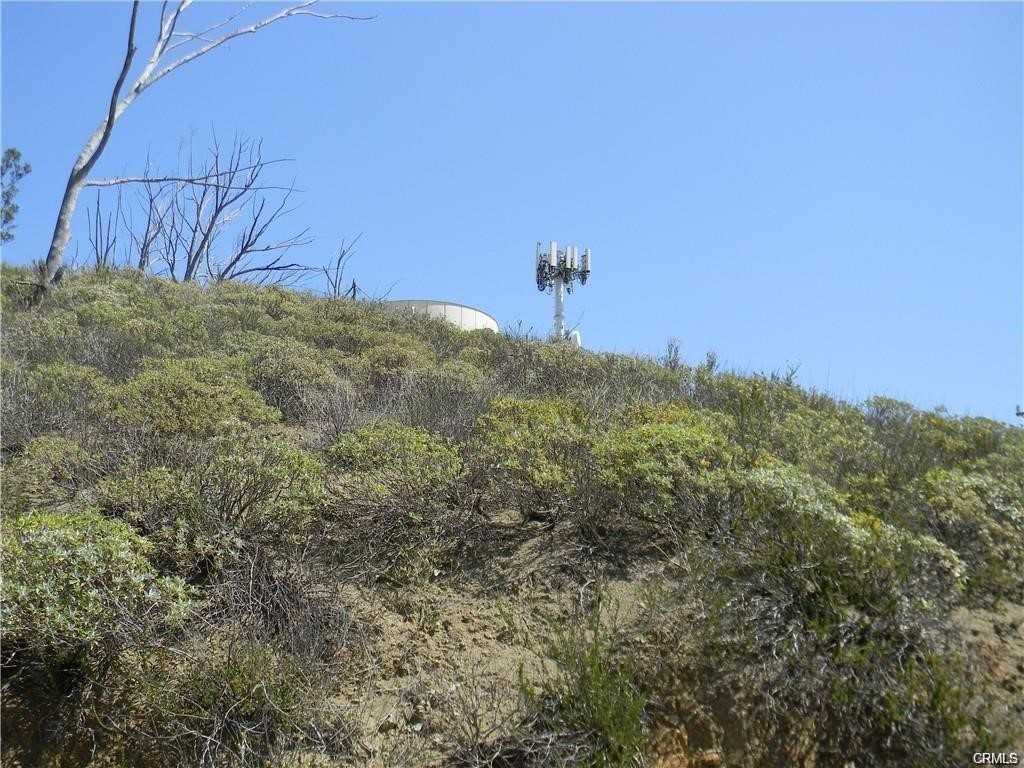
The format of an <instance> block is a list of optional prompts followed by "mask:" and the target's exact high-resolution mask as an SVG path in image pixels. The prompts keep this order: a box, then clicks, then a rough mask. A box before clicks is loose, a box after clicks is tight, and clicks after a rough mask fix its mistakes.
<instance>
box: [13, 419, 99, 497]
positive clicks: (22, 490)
mask: <svg viewBox="0 0 1024 768" xmlns="http://www.w3.org/2000/svg"><path fill="white" fill-rule="evenodd" d="M94 478H95V466H94V462H93V461H92V459H91V457H90V456H89V454H88V453H87V452H86V451H84V450H83V449H82V447H81V446H79V445H78V444H77V443H75V442H74V441H73V440H69V439H67V438H65V437H52V436H47V437H37V438H36V439H35V440H33V441H32V442H31V443H29V444H28V445H27V446H25V449H24V450H23V451H22V452H21V453H20V454H18V455H17V456H16V457H15V458H14V459H12V460H11V461H10V462H8V463H7V464H6V465H5V466H4V468H3V498H4V510H5V512H8V513H10V512H13V511H16V510H20V511H28V509H29V508H46V507H51V506H54V505H56V504H59V503H61V502H65V501H70V500H71V499H72V498H74V496H75V493H76V492H77V491H78V489H79V488H81V487H82V486H83V485H85V484H88V483H89V482H90V481H92V480H94Z"/></svg>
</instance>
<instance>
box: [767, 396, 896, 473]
mask: <svg viewBox="0 0 1024 768" xmlns="http://www.w3.org/2000/svg"><path fill="white" fill-rule="evenodd" d="M771 450H772V452H773V453H774V454H775V455H776V456H778V457H779V458H781V459H784V460H785V461H787V462H789V463H790V464H794V465H796V466H798V467H801V468H802V469H804V470H805V471H807V472H809V473H810V474H812V475H814V476H815V477H820V478H822V479H823V480H825V481H826V482H828V483H830V484H832V485H834V486H836V487H846V486H848V485H849V484H850V483H851V482H853V483H856V482H858V480H859V479H860V478H862V477H863V476H865V475H868V474H871V473H872V472H874V471H875V470H876V469H877V467H879V466H880V462H881V446H879V445H878V443H877V442H875V439H874V432H873V430H872V429H871V427H870V426H869V425H868V423H867V420H866V419H865V418H864V417H863V415H862V414H861V413H860V412H859V411H858V410H857V409H855V408H853V407H851V406H840V405H838V404H832V403H829V404H828V405H823V404H819V405H818V406H817V407H813V408H812V407H810V406H808V405H799V406H797V407H795V408H793V409H792V410H790V411H789V412H788V413H787V414H786V415H785V416H784V417H783V419H782V421H781V422H780V423H779V424H778V426H777V427H776V429H775V431H774V434H773V438H772V446H771Z"/></svg>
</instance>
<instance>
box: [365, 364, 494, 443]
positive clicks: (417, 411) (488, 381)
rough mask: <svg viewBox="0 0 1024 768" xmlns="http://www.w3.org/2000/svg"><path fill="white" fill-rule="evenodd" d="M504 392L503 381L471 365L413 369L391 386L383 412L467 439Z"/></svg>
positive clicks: (455, 438) (434, 430) (411, 424)
mask: <svg viewBox="0 0 1024 768" xmlns="http://www.w3.org/2000/svg"><path fill="white" fill-rule="evenodd" d="M500 392H501V384H500V383H499V382H497V381H495V380H493V379H492V378H490V377H489V376H485V375H483V374H481V373H480V371H479V370H477V369H475V368H473V367H472V366H469V365H459V364H454V363H448V364H444V365H441V366H439V367H432V368H413V369H410V370H408V371H406V372H405V374H404V375H403V376H402V377H401V378H400V379H398V380H397V381H396V382H395V383H394V384H393V385H392V386H391V387H390V388H389V391H388V392H387V394H386V395H385V397H384V398H382V404H381V407H380V411H381V412H382V413H383V414H384V415H385V416H386V417H390V418H395V419H397V420H398V421H399V422H401V423H402V424H408V425H409V426H413V427H422V428H423V429H427V430H429V431H431V432H435V433H437V434H440V435H444V436H446V437H449V438H451V439H453V440H455V441H456V442H464V441H465V440H466V439H467V438H468V437H469V435H470V433H471V432H472V431H473V428H474V425H475V424H476V421H477V419H478V418H479V417H480V416H481V415H483V414H484V413H485V412H486V411H487V408H488V406H489V405H490V403H491V401H492V400H493V399H494V398H495V397H497V396H499V394H500Z"/></svg>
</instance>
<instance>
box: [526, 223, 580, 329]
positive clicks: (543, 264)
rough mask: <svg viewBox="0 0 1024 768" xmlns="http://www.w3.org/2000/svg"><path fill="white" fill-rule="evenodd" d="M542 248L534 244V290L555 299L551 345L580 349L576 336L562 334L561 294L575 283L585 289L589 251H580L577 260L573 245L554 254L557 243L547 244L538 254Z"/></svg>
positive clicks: (562, 304) (563, 305)
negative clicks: (563, 343)
mask: <svg viewBox="0 0 1024 768" xmlns="http://www.w3.org/2000/svg"><path fill="white" fill-rule="evenodd" d="M542 248H543V246H542V245H541V243H540V241H538V242H537V261H536V264H537V290H538V291H550V292H551V293H553V294H554V296H555V323H554V327H553V328H552V331H551V340H552V341H570V342H572V343H573V344H575V345H576V346H577V347H578V346H581V345H582V343H583V342H582V339H581V338H580V335H579V333H577V332H575V331H574V332H573V333H571V334H566V332H565V294H567V293H572V284H573V283H574V282H576V281H577V280H579V282H580V285H586V283H587V278H588V277H590V249H589V248H584V249H583V258H582V259H581V258H580V253H579V248H577V247H576V246H575V245H567V246H565V250H562V251H560V250H558V243H557V242H555V241H554V240H552V241H551V246H550V248H549V249H548V252H547V253H543V252H542Z"/></svg>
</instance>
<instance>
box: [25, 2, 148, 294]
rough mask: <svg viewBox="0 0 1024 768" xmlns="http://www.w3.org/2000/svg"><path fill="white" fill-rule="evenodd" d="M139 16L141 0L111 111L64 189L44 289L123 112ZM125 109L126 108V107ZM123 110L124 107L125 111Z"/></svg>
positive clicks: (50, 282)
mask: <svg viewBox="0 0 1024 768" xmlns="http://www.w3.org/2000/svg"><path fill="white" fill-rule="evenodd" d="M138 15H139V0H135V2H133V3H132V20H131V24H130V26H129V27H128V51H127V53H125V57H124V64H123V65H122V66H121V74H120V75H118V78H117V82H116V83H115V84H114V90H113V92H112V93H111V94H110V108H109V109H108V110H107V116H106V118H104V120H103V122H102V123H100V124H99V127H98V128H97V129H96V131H95V132H94V133H93V135H92V136H90V137H89V140H88V141H87V142H86V143H85V147H84V148H83V149H82V152H81V154H80V155H79V156H78V160H76V161H75V165H74V167H73V168H72V169H71V175H70V176H69V177H68V185H67V187H65V189H64V197H63V198H62V199H61V201H60V210H59V211H57V224H56V225H55V226H54V228H53V239H52V240H51V241H50V250H49V251H48V252H47V254H46V275H45V277H44V278H43V285H44V286H47V287H49V286H51V285H53V284H54V283H55V279H56V277H57V273H58V270H60V266H61V263H62V262H63V260H64V249H65V248H67V246H68V243H69V242H70V241H71V217H72V216H74V214H75V205H77V203H78V196H79V195H80V194H81V192H82V189H83V188H84V187H85V182H86V177H87V176H88V175H89V171H91V170H92V167H93V166H94V165H96V161H97V160H99V159H100V155H101V154H102V153H103V150H104V149H105V148H106V146H107V142H108V141H109V140H110V133H111V131H113V129H114V121H115V120H116V119H117V115H118V113H119V111H120V109H119V108H118V103H117V102H118V99H119V98H120V96H121V88H123V87H124V80H125V78H126V77H128V70H129V69H130V68H131V66H132V59H133V58H135V21H136V19H137V18H138ZM124 106H127V104H126V105H124ZM123 108H124V107H121V109H123Z"/></svg>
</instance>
